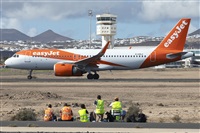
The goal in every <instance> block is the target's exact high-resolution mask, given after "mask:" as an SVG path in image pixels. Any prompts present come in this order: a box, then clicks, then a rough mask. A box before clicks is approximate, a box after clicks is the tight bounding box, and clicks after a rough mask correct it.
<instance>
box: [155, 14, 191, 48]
mask: <svg viewBox="0 0 200 133" xmlns="http://www.w3.org/2000/svg"><path fill="white" fill-rule="evenodd" d="M189 25H190V19H189V18H182V19H181V20H179V22H178V23H177V24H176V25H175V27H174V28H173V29H172V30H171V31H170V32H169V33H168V35H167V36H166V37H165V38H164V39H163V40H162V42H161V43H160V44H159V45H158V49H160V48H161V49H168V50H178V51H183V48H184V45H185V41H186V36H187V32H188V28H189Z"/></svg>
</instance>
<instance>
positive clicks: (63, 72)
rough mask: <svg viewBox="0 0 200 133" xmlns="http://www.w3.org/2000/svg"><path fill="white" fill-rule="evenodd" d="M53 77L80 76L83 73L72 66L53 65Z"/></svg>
mask: <svg viewBox="0 0 200 133" xmlns="http://www.w3.org/2000/svg"><path fill="white" fill-rule="evenodd" d="M54 73H55V76H82V75H83V73H82V72H81V70H79V69H78V68H77V67H75V66H74V65H73V64H59V63H58V64H55V65H54Z"/></svg>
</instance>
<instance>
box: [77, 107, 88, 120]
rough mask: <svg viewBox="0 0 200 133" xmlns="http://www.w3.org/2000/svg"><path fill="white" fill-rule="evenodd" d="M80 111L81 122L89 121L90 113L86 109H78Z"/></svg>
mask: <svg viewBox="0 0 200 133" xmlns="http://www.w3.org/2000/svg"><path fill="white" fill-rule="evenodd" d="M78 113H79V116H80V121H81V122H89V119H88V114H87V113H86V109H81V110H79V111H78Z"/></svg>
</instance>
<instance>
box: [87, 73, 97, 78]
mask: <svg viewBox="0 0 200 133" xmlns="http://www.w3.org/2000/svg"><path fill="white" fill-rule="evenodd" d="M87 78H88V79H99V74H97V73H95V74H92V73H89V74H88V75H87Z"/></svg>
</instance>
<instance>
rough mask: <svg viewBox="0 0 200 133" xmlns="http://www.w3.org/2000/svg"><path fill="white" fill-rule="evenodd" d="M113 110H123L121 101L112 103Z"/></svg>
mask: <svg viewBox="0 0 200 133" xmlns="http://www.w3.org/2000/svg"><path fill="white" fill-rule="evenodd" d="M112 110H122V105H121V102H119V101H115V102H113V103H112Z"/></svg>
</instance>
